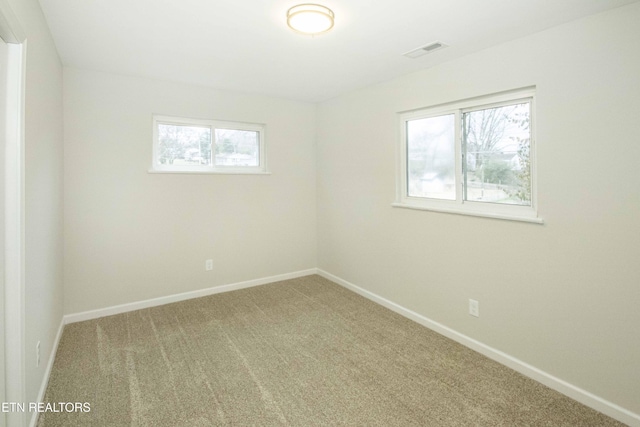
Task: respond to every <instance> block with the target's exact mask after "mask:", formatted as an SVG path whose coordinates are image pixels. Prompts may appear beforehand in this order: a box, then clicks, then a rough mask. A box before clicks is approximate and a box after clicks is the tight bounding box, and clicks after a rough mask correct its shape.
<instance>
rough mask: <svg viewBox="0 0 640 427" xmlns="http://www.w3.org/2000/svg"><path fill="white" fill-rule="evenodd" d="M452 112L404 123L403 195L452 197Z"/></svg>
mask: <svg viewBox="0 0 640 427" xmlns="http://www.w3.org/2000/svg"><path fill="white" fill-rule="evenodd" d="M454 120H455V115H454V114H448V115H446V116H438V117H430V118H427V119H419V120H410V121H408V122H407V186H408V188H407V194H408V195H409V196H412V197H428V198H433V199H447V200H455V199H456V185H455V175H456V171H455V169H456V168H455V145H454V144H455V129H454Z"/></svg>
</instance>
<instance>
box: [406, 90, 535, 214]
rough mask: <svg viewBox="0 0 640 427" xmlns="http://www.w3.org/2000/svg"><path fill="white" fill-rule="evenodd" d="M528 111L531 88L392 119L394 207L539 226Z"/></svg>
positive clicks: (531, 109)
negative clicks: (396, 137) (396, 142)
mask: <svg viewBox="0 0 640 427" xmlns="http://www.w3.org/2000/svg"><path fill="white" fill-rule="evenodd" d="M534 111H535V91H534V89H533V88H532V89H524V90H519V91H512V92H505V93H502V94H497V95H493V96H487V97H481V98H474V99H470V100H464V101H459V102H454V103H450V104H445V105H439V106H436V107H430V108H425V109H422V110H416V111H411V112H406V113H400V116H399V117H400V122H401V138H400V148H399V151H400V155H399V157H398V158H399V167H398V172H399V174H398V191H397V199H396V202H395V203H394V206H397V207H408V208H415V209H424V210H434V211H441V212H451V213H461V214H470V215H479V216H488V217H495V218H504V219H514V220H522V221H530V222H538V223H542V220H541V219H539V218H538V217H537V212H536V194H535V170H536V168H535V166H536V165H535V138H534V129H535V127H534ZM446 159H449V160H446ZM451 159H453V160H451Z"/></svg>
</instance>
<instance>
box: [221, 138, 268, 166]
mask: <svg viewBox="0 0 640 427" xmlns="http://www.w3.org/2000/svg"><path fill="white" fill-rule="evenodd" d="M259 164H260V141H259V133H258V132H256V131H250V130H233V129H216V166H258V165H259Z"/></svg>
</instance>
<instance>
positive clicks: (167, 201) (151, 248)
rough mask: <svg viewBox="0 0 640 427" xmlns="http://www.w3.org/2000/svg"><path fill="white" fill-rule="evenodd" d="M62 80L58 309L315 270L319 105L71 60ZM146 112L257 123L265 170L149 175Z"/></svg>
mask: <svg viewBox="0 0 640 427" xmlns="http://www.w3.org/2000/svg"><path fill="white" fill-rule="evenodd" d="M64 84H65V100H64V113H65V117H64V122H65V154H64V156H65V170H64V177H65V180H64V184H65V268H64V273H65V312H66V313H78V312H82V311H86V310H92V309H98V308H104V307H110V306H113V305H117V304H123V303H129V302H134V301H141V300H146V299H150V298H155V297H161V296H167V295H173V294H177V293H182V292H187V291H193V290H199V289H204V288H208V287H213V286H219V285H224V284H230V283H237V282H241V281H245V280H251V279H261V278H264V277H269V276H272V275H277V274H284V273H290V272H295V271H299V270H304V269H308V268H313V267H315V265H316V237H315V236H316V219H315V218H316V197H315V185H316V184H315V179H316V170H315V157H314V155H315V141H314V135H315V112H316V107H315V105H313V104H305V103H299V102H291V101H284V100H280V99H274V98H267V97H261V96H255V95H245V94H239V93H229V92H223V91H217V90H213V89H208V88H203V87H197V86H188V85H182V84H176V83H167V82H160V81H153V80H148V79H142V78H134V77H123V76H116V75H112V74H103V73H96V72H89V71H81V70H76V69H65V73H64ZM154 113H156V114H164V115H172V116H180V117H193V118H204V119H220V120H230V121H245V122H254V123H265V124H266V125H267V130H266V138H267V139H266V141H267V156H268V167H269V170H270V171H271V172H272V174H271V175H211V174H209V175H206V174H205V175H194V174H191V175H190V174H150V173H148V169H149V167H150V165H151V147H152V114H154ZM208 258H211V259H213V260H214V270H213V271H212V272H206V271H204V262H205V259H208Z"/></svg>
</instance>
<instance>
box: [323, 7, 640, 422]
mask: <svg viewBox="0 0 640 427" xmlns="http://www.w3.org/2000/svg"><path fill="white" fill-rule="evenodd" d="M638 22H640V4H638V3H636V4H634V5H631V6H628V7H624V8H621V9H616V10H613V11H610V12H607V13H604V14H601V15H596V16H592V17H589V18H586V19H582V20H579V21H576V22H573V23H569V24H567V25H563V26H561V27H557V28H555V29H551V30H548V31H545V32H542V33H539V34H536V35H533V36H530V37H526V38H523V39H519V40H516V41H513V42H510V43H506V44H503V45H500V46H498V47H495V48H491V49H488V50H485V51H482V52H479V53H477V54H473V55H469V56H466V57H464V58H461V59H458V60H455V61H451V62H448V63H445V64H443V65H440V66H438V67H435V68H431V69H427V70H423V71H421V72H418V73H414V74H411V75H407V76H405V77H402V78H398V79H395V80H392V81H389V82H387V83H384V84H380V85H376V86H373V87H369V88H366V89H363V90H360V91H357V92H354V93H351V94H347V95H344V96H342V97H339V98H337V99H334V100H331V101H328V102H325V103H323V104H321V105H320V106H319V108H318V150H317V156H318V160H317V161H318V266H319V267H320V268H321V269H324V270H326V271H328V272H330V273H332V274H335V275H337V276H339V277H341V278H343V279H345V280H348V281H350V282H352V283H354V284H356V285H358V286H360V287H363V288H365V289H367V290H369V291H371V292H374V293H376V294H378V295H380V296H382V297H384V298H387V299H389V300H391V301H394V302H396V303H398V304H400V305H402V306H404V307H406V308H409V309H411V310H414V311H416V312H418V313H420V314H422V315H424V316H426V317H428V318H430V319H433V320H435V321H437V322H440V323H442V324H444V325H446V326H448V327H450V328H452V329H454V330H456V331H458V332H460V333H462V334H465V335H467V336H469V337H471V338H474V339H476V340H478V341H480V342H483V343H485V344H487V345H489V346H492V347H494V348H496V349H498V350H501V351H503V352H505V353H507V354H509V355H512V356H514V357H516V358H518V359H520V360H522V361H524V362H526V363H529V364H531V365H533V366H535V367H537V368H539V369H542V370H544V371H546V372H548V373H550V374H552V375H555V376H557V377H559V378H560V379H563V380H566V381H568V382H569V383H571V384H574V385H576V386H578V387H581V388H583V389H585V390H587V391H589V392H592V393H594V394H595V395H597V396H600V397H602V398H604V399H607V400H609V401H611V402H614V403H616V404H618V405H620V406H622V407H624V408H627V409H628V410H631V411H634V412H635V413H640V399H638V396H640V340H639V339H638V325H640V310H639V309H638V307H639V306H640V286H639V284H640V263H639V262H638V257H639V255H640V174H639V173H638V164H639V160H640V140H639V137H638V135H640V120H639V119H638V117H640V78H639V76H640V49H639V48H638V40H640V26H639V25H638ZM530 85H535V86H536V87H537V119H538V124H537V136H538V151H537V155H538V196H539V213H540V215H541V216H542V217H543V218H544V220H545V221H546V223H545V225H536V224H527V223H519V222H511V221H505V220H494V219H486V218H478V217H470V216H461V215H453V214H444V213H435V212H425V211H417V210H406V209H399V208H392V207H391V203H392V202H393V201H394V197H395V179H396V174H395V164H396V162H395V159H396V145H397V141H398V138H399V128H398V126H399V122H398V119H397V115H396V113H397V112H399V111H404V110H409V109H415V108H420V107H425V106H429V105H435V104H439V103H443V102H449V101H454V100H459V99H464V98H469V97H473V96H479V95H486V94H491V93H495V92H499V91H504V90H509V89H515V88H520V87H525V86H530ZM469 298H474V299H477V300H478V301H480V314H481V317H480V318H474V317H471V316H469V315H468V314H467V301H468V299H469Z"/></svg>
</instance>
